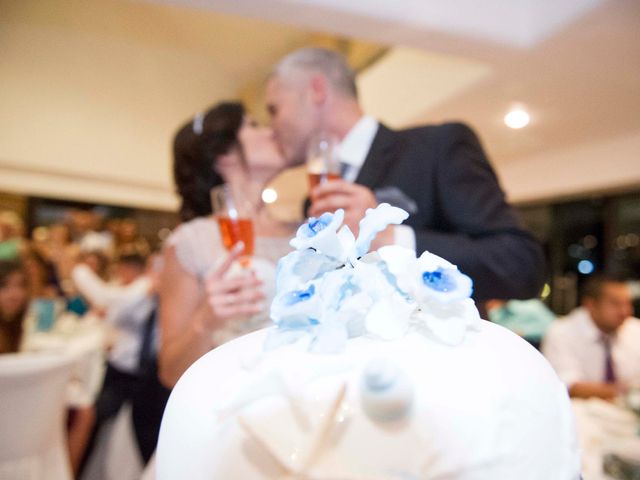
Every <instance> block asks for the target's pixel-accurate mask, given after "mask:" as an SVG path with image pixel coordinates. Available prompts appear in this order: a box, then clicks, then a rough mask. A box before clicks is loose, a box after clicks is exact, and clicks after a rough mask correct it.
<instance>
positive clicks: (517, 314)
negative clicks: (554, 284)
mask: <svg viewBox="0 0 640 480" xmlns="http://www.w3.org/2000/svg"><path fill="white" fill-rule="evenodd" d="M486 309H487V316H488V319H489V320H491V321H492V322H493V323H497V324H498V325H502V326H503V327H505V328H508V329H509V330H511V331H512V332H514V333H516V334H518V335H520V336H521V337H522V338H524V339H525V340H526V341H527V342H529V343H530V344H531V345H533V346H534V347H536V348H540V342H541V340H542V337H543V336H544V334H545V332H546V331H547V329H548V328H549V326H550V325H551V323H552V322H553V321H554V320H555V319H556V316H555V315H554V313H553V312H552V311H551V310H549V309H548V308H547V306H546V305H545V304H544V303H543V302H542V301H541V300H540V299H538V298H532V299H530V300H508V301H505V300H489V301H488V302H487V303H486Z"/></svg>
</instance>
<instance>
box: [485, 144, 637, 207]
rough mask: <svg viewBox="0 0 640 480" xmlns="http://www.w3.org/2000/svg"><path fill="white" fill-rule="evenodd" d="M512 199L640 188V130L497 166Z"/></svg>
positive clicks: (533, 199)
mask: <svg viewBox="0 0 640 480" xmlns="http://www.w3.org/2000/svg"><path fill="white" fill-rule="evenodd" d="M497 170H498V174H499V176H500V178H501V181H502V185H503V188H504V189H505V191H506V192H507V195H508V196H509V199H510V200H511V201H513V202H520V203H522V202H530V201H535V200H541V199H551V198H558V197H567V196H572V195H577V194H581V193H585V192H597V191H605V190H616V189H627V188H634V187H635V188H637V189H640V132H633V133H629V134H626V135H622V136H618V137H615V138H612V139H609V140H606V141H603V142H598V143H593V144H588V145H580V146H576V147H574V148H571V149H565V150H560V151H551V152H546V153H545V154H544V155H536V156H532V157H529V158H523V159H520V160H513V161H510V162H508V163H506V164H504V165H501V166H499V167H498V168H497Z"/></svg>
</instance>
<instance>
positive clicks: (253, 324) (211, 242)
mask: <svg viewBox="0 0 640 480" xmlns="http://www.w3.org/2000/svg"><path fill="white" fill-rule="evenodd" d="M167 242H168V243H167V244H168V245H169V246H173V247H175V251H176V257H177V258H178V261H179V262H180V265H181V266H182V268H184V269H185V270H186V271H187V272H189V273H191V274H193V275H194V276H196V277H197V278H198V280H200V281H201V282H204V279H205V278H206V277H207V276H208V275H209V274H210V273H211V272H213V271H214V270H215V269H216V268H217V267H218V266H219V265H220V264H221V263H222V262H223V261H224V259H225V258H226V256H227V251H226V249H225V247H224V245H223V244H222V238H221V236H220V229H219V227H218V223H217V222H216V220H215V219H214V218H212V217H201V218H196V219H193V220H191V221H189V222H186V223H184V224H182V225H180V226H179V227H178V228H177V229H176V230H175V231H174V232H173V233H172V234H171V235H170V236H169V238H168V239H167ZM289 251H291V247H290V246H289V238H288V237H260V236H258V237H256V239H255V248H254V256H253V257H252V260H251V267H252V269H253V270H254V271H255V272H256V275H257V276H258V278H259V279H260V280H262V281H263V282H264V289H265V294H266V298H265V301H264V305H265V308H264V310H263V311H262V312H261V313H259V314H258V315H254V316H253V317H251V318H248V319H247V318H239V319H237V320H233V321H230V322H228V323H227V325H226V326H225V328H223V329H221V330H218V331H216V333H215V337H214V341H215V343H216V344H218V345H219V344H222V343H225V342H228V341H229V340H233V339H234V338H236V337H239V336H241V335H244V334H246V333H249V332H252V331H254V330H258V329H260V328H263V327H265V326H267V325H268V324H269V322H270V320H269V305H270V304H271V300H272V299H273V296H274V294H275V268H276V264H277V262H278V260H279V259H280V258H281V257H283V256H284V255H286V254H287V253H288V252H289ZM242 274H243V272H242V269H241V268H240V267H239V266H238V265H234V266H232V268H231V269H230V271H229V273H228V275H231V276H233V275H242ZM202 293H203V295H204V290H203V291H202Z"/></svg>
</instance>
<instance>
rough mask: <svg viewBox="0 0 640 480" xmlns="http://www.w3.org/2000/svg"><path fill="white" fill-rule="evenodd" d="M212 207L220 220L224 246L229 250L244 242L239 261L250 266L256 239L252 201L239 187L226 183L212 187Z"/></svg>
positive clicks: (245, 266) (245, 265)
mask: <svg viewBox="0 0 640 480" xmlns="http://www.w3.org/2000/svg"><path fill="white" fill-rule="evenodd" d="M211 207H212V210H213V214H214V215H215V217H216V219H217V220H218V226H219V227H220V235H221V237H222V243H223V244H224V247H225V248H226V249H227V251H229V250H231V249H232V248H233V246H234V245H235V244H236V243H238V242H240V241H241V242H243V244H244V248H243V252H242V256H241V257H240V259H239V262H240V265H241V266H242V267H244V268H248V267H249V266H250V265H251V256H252V255H253V249H254V241H255V234H254V229H253V208H252V204H251V202H250V201H249V200H248V199H247V198H246V196H245V195H243V194H242V193H241V192H240V191H239V190H238V189H232V188H231V185H229V184H224V185H221V186H219V187H214V188H212V189H211Z"/></svg>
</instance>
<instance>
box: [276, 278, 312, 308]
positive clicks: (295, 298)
mask: <svg viewBox="0 0 640 480" xmlns="http://www.w3.org/2000/svg"><path fill="white" fill-rule="evenodd" d="M315 293H316V286H315V285H314V284H313V283H312V284H311V285H309V287H308V288H306V289H305V290H294V291H293V292H289V293H287V294H286V295H285V296H284V299H283V303H284V305H285V306H287V307H291V306H292V305H295V304H296V303H300V302H307V301H309V300H310V299H311V297H313V296H314V295H315Z"/></svg>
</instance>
